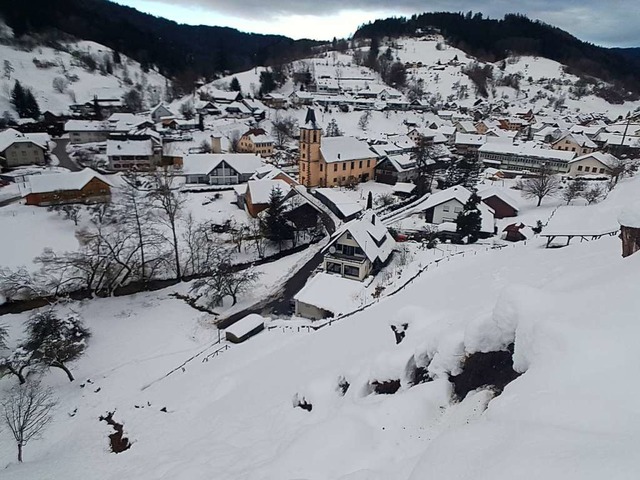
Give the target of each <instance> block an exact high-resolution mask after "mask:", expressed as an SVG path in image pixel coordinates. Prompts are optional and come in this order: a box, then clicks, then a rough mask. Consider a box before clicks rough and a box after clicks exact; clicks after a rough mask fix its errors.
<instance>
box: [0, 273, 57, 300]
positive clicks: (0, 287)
mask: <svg viewBox="0 0 640 480" xmlns="http://www.w3.org/2000/svg"><path fill="white" fill-rule="evenodd" d="M45 293H46V292H45V291H44V288H43V286H42V285H41V284H40V283H39V282H38V280H37V279H36V278H34V276H33V275H32V274H31V273H29V271H28V270H27V269H26V268H25V267H20V268H18V269H16V270H12V269H11V268H8V267H0V295H2V296H3V297H5V298H6V299H7V300H28V299H31V298H35V297H39V296H41V295H43V294H45Z"/></svg>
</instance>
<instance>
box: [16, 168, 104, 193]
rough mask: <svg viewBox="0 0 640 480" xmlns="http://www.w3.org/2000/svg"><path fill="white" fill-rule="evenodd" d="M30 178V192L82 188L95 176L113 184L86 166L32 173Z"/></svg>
mask: <svg viewBox="0 0 640 480" xmlns="http://www.w3.org/2000/svg"><path fill="white" fill-rule="evenodd" d="M28 178H29V186H30V193H47V192H56V191H58V190H80V189H82V188H83V187H84V186H85V185H86V184H87V183H89V182H90V181H91V180H92V179H94V178H98V179H100V180H102V181H103V182H105V183H106V184H107V185H109V186H112V185H111V183H110V182H109V181H108V180H107V179H106V178H105V177H103V176H102V175H100V174H99V173H98V172H95V171H93V170H91V169H90V168H85V169H84V170H81V171H79V172H65V173H53V174H49V175H30V176H29V177H28ZM28 193H29V192H28Z"/></svg>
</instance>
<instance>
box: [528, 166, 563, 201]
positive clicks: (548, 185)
mask: <svg viewBox="0 0 640 480" xmlns="http://www.w3.org/2000/svg"><path fill="white" fill-rule="evenodd" d="M558 190H560V181H559V180H558V177H556V176H555V175H554V174H553V171H552V170H551V169H550V168H549V167H547V166H546V165H542V168H541V169H540V171H539V172H538V176H536V177H534V178H528V179H527V180H525V181H524V182H523V183H522V192H523V194H524V197H525V198H537V199H538V205H537V206H538V207H539V206H540V204H541V203H542V199H543V198H545V197H547V196H553V195H555V194H556V193H557V192H558Z"/></svg>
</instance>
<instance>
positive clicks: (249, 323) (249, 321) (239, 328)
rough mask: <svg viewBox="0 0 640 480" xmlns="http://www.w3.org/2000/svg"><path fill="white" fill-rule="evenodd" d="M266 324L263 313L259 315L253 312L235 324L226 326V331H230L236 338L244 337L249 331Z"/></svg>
mask: <svg viewBox="0 0 640 480" xmlns="http://www.w3.org/2000/svg"><path fill="white" fill-rule="evenodd" d="M261 325H264V317H263V316H262V315H258V314H257V313H251V314H249V315H247V316H246V317H244V318H243V319H241V320H238V321H237V322H236V323H234V324H233V325H230V326H228V327H227V328H225V329H224V330H225V332H226V333H230V334H231V335H233V336H234V337H236V338H240V337H244V336H245V335H246V334H247V333H249V332H251V331H252V330H254V329H256V328H258V327H260V326H261Z"/></svg>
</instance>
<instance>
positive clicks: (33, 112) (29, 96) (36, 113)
mask: <svg viewBox="0 0 640 480" xmlns="http://www.w3.org/2000/svg"><path fill="white" fill-rule="evenodd" d="M24 102H25V105H24V108H25V117H27V118H33V119H34V120H37V119H39V118H40V105H38V101H37V100H36V97H34V96H33V92H31V90H29V89H25V91H24Z"/></svg>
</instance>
